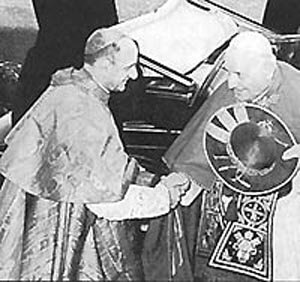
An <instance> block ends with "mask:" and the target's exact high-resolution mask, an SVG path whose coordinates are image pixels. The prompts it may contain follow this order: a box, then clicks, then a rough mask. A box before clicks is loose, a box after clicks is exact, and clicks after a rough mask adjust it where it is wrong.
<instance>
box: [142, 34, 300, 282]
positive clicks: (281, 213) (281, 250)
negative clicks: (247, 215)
mask: <svg viewBox="0 0 300 282" xmlns="http://www.w3.org/2000/svg"><path fill="white" fill-rule="evenodd" d="M224 61H225V62H224V69H225V70H226V71H227V73H228V77H227V80H226V82H224V83H223V84H222V85H221V86H220V87H219V88H218V89H217V91H216V92H215V93H213V94H212V95H211V96H210V97H209V98H208V99H207V100H206V101H205V103H204V105H203V106H202V107H201V109H199V111H198V112H197V113H196V114H195V115H194V117H193V118H192V119H191V120H190V122H189V123H188V124H187V126H186V128H185V129H184V131H183V132H182V134H181V135H180V136H179V137H178V138H177V139H176V140H175V142H174V143H173V144H172V146H171V147H170V149H169V150H168V152H167V153H166V155H165V160H166V162H167V163H168V165H169V167H170V168H171V169H172V170H173V171H180V172H184V173H186V174H188V175H189V176H191V177H192V178H193V180H194V181H195V182H197V183H198V184H199V185H200V186H201V187H202V189H203V191H215V190H213V187H214V185H215V183H216V176H215V175H214V173H213V171H212V169H211V168H210V166H209V164H208V161H207V159H206V156H205V152H204V147H203V134H204V129H205V127H206V124H207V122H208V120H209V119H210V118H211V117H212V115H213V114H214V113H215V112H216V111H217V110H219V109H220V108H221V107H225V106H227V105H231V104H234V103H236V102H237V101H240V102H252V103H255V104H257V105H259V106H262V107H265V108H268V109H270V110H272V111H273V112H274V113H275V114H277V115H278V116H279V118H281V119H282V120H283V121H284V122H285V123H286V124H287V126H288V128H289V129H290V130H291V131H292V133H293V134H294V136H295V137H296V139H297V141H298V142H299V141H300V123H299V120H300V111H299V108H300V98H299V97H300V90H299V89H300V88H299V85H300V73H299V71H298V70H296V69H295V68H294V67H292V66H290V65H289V64H287V63H285V62H281V61H276V57H275V55H274V54H273V50H272V47H271V44H270V43H269V41H268V40H267V39H266V38H265V37H264V36H263V35H261V34H259V33H256V32H243V33H240V34H239V35H237V36H236V37H235V38H234V39H233V40H232V41H231V43H230V45H229V47H228V49H227V50H226V53H225V60H224ZM295 181H296V178H295V179H294V180H293V182H295ZM298 186H299V185H293V189H292V190H291V192H290V193H289V194H288V195H287V196H285V197H282V198H281V199H279V201H278V203H277V208H276V211H275V216H274V229H273V247H274V248H273V251H274V253H273V264H274V267H273V268H274V270H273V272H274V275H273V276H274V279H275V280H278V281H286V280H291V279H294V280H300V272H299V268H298V267H297V265H299V260H300V257H299V253H300V244H299V240H297V234H298V233H299V229H300V217H299V216H298V214H297V212H298V210H299V208H298V207H299V203H300V201H299V199H298V196H297V195H298V192H297V191H298ZM228 193H229V194H230V196H231V197H232V193H231V192H230V191H228ZM204 194H205V195H207V194H209V192H203V193H202V194H200V197H198V198H197V200H196V201H194V202H193V204H192V205H191V206H190V207H179V208H177V209H176V211H177V212H178V214H179V215H180V217H178V214H177V218H179V219H180V220H179V221H178V220H177V222H180V226H181V227H182V228H183V233H181V235H180V236H177V237H175V238H177V245H176V246H178V245H180V244H181V248H180V254H181V259H178V255H177V261H176V254H175V255H174V259H173V264H172V268H171V267H169V268H166V267H161V265H162V264H163V263H169V262H170V259H169V253H168V252H165V249H163V248H161V249H157V250H158V251H157V252H156V253H154V252H151V249H153V245H156V244H159V243H160V241H163V240H162V239H160V238H161V237H162V236H161V235H160V236H157V237H155V236H156V235H158V234H160V233H159V230H160V228H161V226H170V225H172V224H173V223H172V222H174V219H170V217H169V218H168V219H165V218H162V219H158V220H152V224H151V226H150V230H149V232H148V233H147V236H146V244H148V245H150V247H149V248H147V249H146V250H149V252H147V251H145V252H144V256H143V257H144V261H145V262H146V263H147V264H148V265H151V268H152V269H155V264H156V261H159V262H160V263H159V265H158V266H157V268H156V269H158V271H157V272H153V271H151V269H150V267H149V268H148V269H147V268H146V273H147V275H148V276H149V277H150V278H151V279H157V278H158V277H168V278H166V279H173V280H178V281H181V280H182V279H184V277H190V280H191V279H194V277H198V278H199V279H200V281H233V280H235V279H236V280H237V281H249V280H251V281H253V279H254V280H255V278H251V277H249V276H247V275H238V274H234V273H230V272H229V271H224V270H223V271H222V270H218V269H215V268H213V267H210V266H208V265H207V263H208V259H209V257H210V255H211V254H212V251H213V249H214V247H215V245H216V243H217V237H218V235H217V234H219V233H218V228H219V227H218V225H217V224H216V225H215V222H210V224H211V225H210V229H207V228H206V227H207V226H204V222H206V223H207V222H208V221H206V220H207V219H208V218H209V217H212V214H207V213H206V210H205V205H206V204H207V205H209V204H212V203H213V202H210V203H208V202H207V201H205V198H206V199H207V197H208V196H207V197H206V196H204ZM210 194H211V193H210ZM213 196H214V195H212V197H211V198H210V200H211V201H213V199H214V200H215V198H213ZM224 198H226V195H225V196H224ZM231 203H232V204H229V206H228V210H227V214H226V220H236V216H237V215H236V212H235V209H234V208H233V206H234V201H232V202H231ZM227 204H228V203H227ZM211 212H213V210H211ZM289 215H290V216H289ZM167 220H168V222H169V225H168V224H167V223H164V224H163V223H162V221H167ZM172 220H173V221H172ZM175 221H176V220H175ZM207 224H209V223H207ZM177 225H178V224H177ZM174 226H175V225H174ZM174 228H175V227H174ZM151 231H152V232H151ZM175 233H176V232H175ZM165 234H166V237H165V239H164V240H166V238H167V237H168V236H169V235H170V234H171V233H170V232H169V233H167V232H166V233H165ZM203 234H207V235H206V236H204V235H203ZM175 241H176V240H175ZM173 242H174V240H173ZM178 242H180V244H179V243H178ZM175 249H177V248H175ZM164 258H165V259H164ZM171 269H172V270H171ZM170 277H171V278H170Z"/></svg>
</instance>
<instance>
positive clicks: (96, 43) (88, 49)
mask: <svg viewBox="0 0 300 282" xmlns="http://www.w3.org/2000/svg"><path fill="white" fill-rule="evenodd" d="M124 37H126V36H125V35H124V34H123V33H121V32H119V31H117V30H115V29H112V28H100V29H97V30H96V31H94V32H93V33H92V34H91V35H90V36H89V38H88V40H87V42H86V45H85V50H84V54H85V55H92V54H95V53H97V52H98V51H100V50H101V49H104V48H105V47H107V46H109V45H111V44H113V43H117V42H118V41H120V40H121V39H122V38H124Z"/></svg>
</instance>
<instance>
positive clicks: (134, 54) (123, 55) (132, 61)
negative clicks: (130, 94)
mask: <svg viewBox="0 0 300 282" xmlns="http://www.w3.org/2000/svg"><path fill="white" fill-rule="evenodd" d="M137 61H138V48H137V46H136V44H135V43H134V42H133V41H132V40H129V39H128V38H125V39H122V41H121V42H120V51H119V52H117V53H116V55H115V58H114V63H113V62H110V63H109V65H108V67H107V69H106V71H107V80H106V82H107V83H106V84H107V85H106V87H107V88H108V89H109V90H111V91H117V92H122V91H124V90H125V88H126V84H127V82H128V80H129V79H133V80H134V79H137V77H138V72H137Z"/></svg>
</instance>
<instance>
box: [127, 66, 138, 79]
mask: <svg viewBox="0 0 300 282" xmlns="http://www.w3.org/2000/svg"><path fill="white" fill-rule="evenodd" d="M129 77H130V78H131V79H133V80H135V79H137V78H138V71H137V67H136V66H134V67H132V68H131V70H130V73H129Z"/></svg>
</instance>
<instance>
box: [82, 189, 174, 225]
mask: <svg viewBox="0 0 300 282" xmlns="http://www.w3.org/2000/svg"><path fill="white" fill-rule="evenodd" d="M87 207H88V208H89V209H90V210H91V211H92V212H93V213H95V214H96V215H97V216H98V217H100V218H101V217H103V218H105V219H108V220H124V219H142V218H152V217H157V216H161V215H164V214H167V213H168V212H169V211H170V197H169V192H168V189H167V188H166V187H165V186H164V185H162V184H161V183H159V184H157V185H156V186H155V187H154V188H149V187H144V186H139V185H135V184H132V185H130V186H129V188H128V191H127V193H126V194H125V197H124V199H123V200H121V201H119V202H116V203H102V204H88V205H87Z"/></svg>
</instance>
